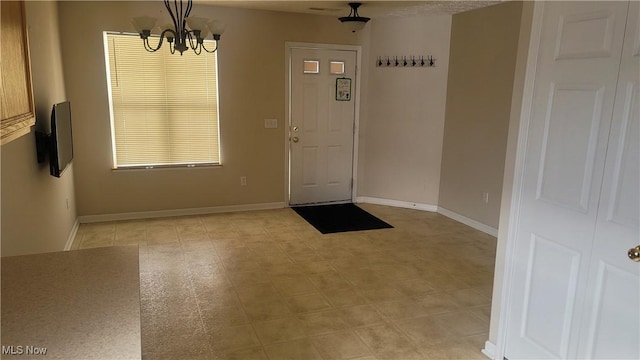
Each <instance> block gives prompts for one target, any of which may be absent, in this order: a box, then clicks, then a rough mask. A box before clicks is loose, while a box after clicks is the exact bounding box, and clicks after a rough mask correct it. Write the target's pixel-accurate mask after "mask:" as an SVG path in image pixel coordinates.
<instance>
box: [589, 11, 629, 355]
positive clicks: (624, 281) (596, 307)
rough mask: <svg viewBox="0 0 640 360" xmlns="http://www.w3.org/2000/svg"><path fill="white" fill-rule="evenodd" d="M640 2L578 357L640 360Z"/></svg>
mask: <svg viewBox="0 0 640 360" xmlns="http://www.w3.org/2000/svg"><path fill="white" fill-rule="evenodd" d="M639 12H640V3H638V2H636V1H632V2H631V4H630V7H629V14H628V20H627V26H626V34H625V41H624V46H623V50H622V61H621V66H620V75H619V80H618V90H617V92H616V101H615V106H614V111H613V122H612V124H611V132H610V137H609V146H608V150H607V159H606V163H605V169H604V180H603V183H602V192H601V196H600V206H599V210H598V217H597V224H596V232H595V241H594V245H593V255H592V258H591V263H590V269H589V286H588V289H587V295H586V297H585V298H586V299H587V304H586V310H585V315H584V316H585V319H584V325H583V326H582V333H581V341H580V345H579V346H578V349H579V350H578V351H579V352H578V358H582V359H605V358H606V359H640V263H634V262H633V261H631V260H630V259H629V258H628V256H627V250H628V249H629V248H632V247H635V246H637V245H640V89H639V83H640V51H639V48H640V47H639V46H638V45H639V44H640V24H639V22H638V17H639Z"/></svg>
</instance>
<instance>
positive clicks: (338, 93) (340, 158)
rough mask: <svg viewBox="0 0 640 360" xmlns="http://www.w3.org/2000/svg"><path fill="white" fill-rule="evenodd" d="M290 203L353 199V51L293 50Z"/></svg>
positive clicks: (354, 76) (354, 69) (291, 67)
mask: <svg viewBox="0 0 640 360" xmlns="http://www.w3.org/2000/svg"><path fill="white" fill-rule="evenodd" d="M289 79H290V81H291V83H290V92H291V95H290V111H291V113H290V114H291V115H290V124H289V135H290V137H289V139H290V142H289V152H290V155H289V156H290V157H289V159H290V169H289V187H290V188H289V203H290V204H291V205H300V204H312V203H328V202H342V201H351V192H352V179H353V135H354V119H355V101H354V96H355V80H356V52H355V51H343V50H328V49H302V48H292V49H291V54H290V77H289Z"/></svg>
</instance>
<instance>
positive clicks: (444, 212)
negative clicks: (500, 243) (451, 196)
mask: <svg viewBox="0 0 640 360" xmlns="http://www.w3.org/2000/svg"><path fill="white" fill-rule="evenodd" d="M438 214H442V215H444V216H446V217H448V218H451V219H453V220H455V221H458V222H461V223H463V224H465V225H467V226H471V227H472V228H474V229H476V230H480V231H482V232H483V233H486V234H489V235H491V236H495V237H498V229H496V228H493V227H491V226H489V225H486V224H483V223H481V222H479V221H476V220H473V219H469V218H468V217H466V216H463V215H460V214H458V213H455V212H453V211H451V210H447V209H445V208H442V207H438Z"/></svg>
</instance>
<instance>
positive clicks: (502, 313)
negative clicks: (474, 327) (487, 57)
mask: <svg viewBox="0 0 640 360" xmlns="http://www.w3.org/2000/svg"><path fill="white" fill-rule="evenodd" d="M533 6H534V8H533V16H532V20H531V33H530V37H529V48H528V55H527V62H526V70H525V78H524V89H523V94H522V106H521V109H520V124H519V129H518V133H517V136H518V137H517V143H516V155H515V163H514V166H513V170H512V171H513V183H512V190H511V200H510V211H509V215H508V221H507V222H506V224H505V225H504V226H505V227H506V232H504V233H506V234H507V237H506V239H505V245H504V248H505V250H504V267H503V272H502V273H503V275H502V289H501V290H502V291H501V296H500V310H499V314H498V317H499V318H498V322H497V324H498V336H497V339H496V348H495V353H494V354H490V355H493V358H494V359H503V358H504V356H505V351H506V347H507V334H508V331H509V322H508V320H509V309H510V308H511V301H512V290H511V289H512V287H511V283H512V282H513V281H514V276H513V275H514V272H515V260H516V259H515V250H516V239H517V237H516V235H517V232H518V223H519V217H520V206H521V204H522V191H523V182H524V169H525V156H526V150H527V149H526V146H527V138H528V137H529V125H530V123H531V113H532V109H533V95H534V89H535V85H536V84H535V79H536V73H537V65H538V55H539V49H540V42H541V40H542V39H541V37H542V20H543V14H544V2H539V1H535V2H534V4H533ZM503 196H504V195H503ZM501 226H502V224H501ZM499 252H500V250H498V253H499ZM494 286H495V284H494ZM485 350H488V349H487V348H486V347H485ZM483 352H485V351H483ZM485 353H487V352H485Z"/></svg>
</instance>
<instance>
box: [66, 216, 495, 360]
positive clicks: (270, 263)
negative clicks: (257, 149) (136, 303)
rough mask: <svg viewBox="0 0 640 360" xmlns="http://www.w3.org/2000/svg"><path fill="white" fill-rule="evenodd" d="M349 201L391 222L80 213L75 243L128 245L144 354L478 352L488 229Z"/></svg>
mask: <svg viewBox="0 0 640 360" xmlns="http://www.w3.org/2000/svg"><path fill="white" fill-rule="evenodd" d="M362 207H363V208H365V209H366V210H368V211H369V212H371V213H373V214H374V215H376V216H378V217H380V218H381V219H383V220H385V221H387V222H389V223H390V224H392V225H394V227H395V228H394V229H384V230H373V231H361V232H350V233H341V234H331V235H322V234H320V233H319V232H317V231H316V230H315V229H314V228H313V227H311V226H310V225H308V224H307V223H306V222H305V221H304V220H302V219H301V218H300V217H298V215H297V214H296V213H295V212H293V211H292V210H291V209H279V210H268V211H253V212H240V213H230V214H213V215H202V216H190V217H176V218H164V219H150V220H137V221H124V222H110V223H95V224H83V225H82V226H81V227H80V230H79V232H78V237H77V238H76V246H77V247H78V248H91V247H101V246H113V245H133V244H137V245H138V246H139V248H140V287H141V289H140V296H141V315H142V324H141V326H142V353H143V357H144V358H145V359H247V360H250V359H270V360H275V359H296V360H306V359H309V360H311V359H324V360H333V359H360V360H365V359H367V360H369V359H484V356H483V355H482V354H481V353H480V349H482V347H483V344H484V341H485V340H487V338H488V331H489V311H490V301H491V289H492V280H493V265H494V260H495V246H496V239H495V238H494V237H491V236H489V235H486V234H484V233H482V232H479V231H476V230H474V229H472V228H469V227H467V226H465V225H463V224H460V223H458V222H455V221H453V220H451V219H448V218H446V217H444V216H441V215H438V214H435V213H430V212H423V211H416V210H408V209H398V208H391V207H384V206H377V205H366V204H365V205H362Z"/></svg>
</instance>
